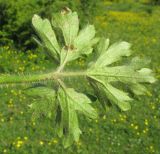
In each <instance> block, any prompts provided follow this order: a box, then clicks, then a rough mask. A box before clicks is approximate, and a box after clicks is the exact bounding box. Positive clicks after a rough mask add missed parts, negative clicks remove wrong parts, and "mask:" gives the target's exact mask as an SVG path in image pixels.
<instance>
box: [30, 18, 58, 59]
mask: <svg viewBox="0 0 160 154" xmlns="http://www.w3.org/2000/svg"><path fill="white" fill-rule="evenodd" d="M32 24H33V27H34V28H35V30H36V32H37V33H38V35H39V37H40V39H41V41H42V42H43V45H44V46H45V47H46V48H47V49H48V51H49V53H50V55H51V56H52V57H53V58H56V59H58V54H59V52H60V47H59V45H58V42H57V39H56V36H55V33H54V31H53V29H52V27H51V24H50V22H49V20H48V19H44V20H43V19H42V18H41V17H39V16H38V15H34V16H33V18H32Z"/></svg>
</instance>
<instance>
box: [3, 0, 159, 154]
mask: <svg viewBox="0 0 160 154" xmlns="http://www.w3.org/2000/svg"><path fill="white" fill-rule="evenodd" d="M47 2H48V3H47ZM12 3H13V4H12ZM41 3H42V4H39V3H38V1H32V2H31V1H27V0H25V1H23V3H22V2H20V1H19V2H18V1H17V2H16V3H15V1H14V0H12V1H7V2H2V1H0V7H1V10H3V11H2V12H3V13H2V14H1V25H0V27H1V31H0V36H1V38H0V42H1V44H2V45H1V47H0V73H24V72H35V71H38V72H39V71H45V70H48V69H50V68H52V63H51V59H50V58H49V57H47V56H46V55H45V54H44V52H43V51H41V50H40V49H39V48H38V47H37V46H36V45H35V44H34V43H33V41H32V40H31V39H30V37H31V35H32V32H33V31H32V29H31V25H30V22H31V21H30V19H31V16H32V15H33V13H39V14H41V15H42V16H44V17H45V16H50V15H51V14H52V13H51V12H52V9H54V8H56V9H54V11H57V10H58V9H60V8H61V7H62V6H64V5H68V6H70V7H71V8H72V9H74V10H76V11H78V12H79V14H80V20H81V21H82V25H81V26H83V25H84V24H87V23H88V22H89V23H92V24H94V25H95V27H96V29H97V35H101V36H105V37H108V38H110V40H111V43H113V42H115V41H120V40H125V41H128V42H130V43H132V49H133V50H134V51H135V52H134V54H133V55H135V56H141V57H148V58H150V59H151V60H152V62H151V65H150V67H151V68H152V69H153V70H154V72H155V74H156V77H157V78H160V18H159V17H160V6H159V5H153V4H155V3H153V1H141V2H138V1H137V2H132V1H116V2H114V1H107V0H105V1H101V0H100V1H98V2H97V1H94V0H93V1H91V0H88V1H85V0H81V1H80V0H79V1H78V0H75V1H55V2H54V3H53V4H52V1H50V2H49V1H45V0H43V1H41ZM51 4H52V5H51ZM34 5H35V6H36V7H34ZM42 5H43V7H42ZM24 6H25V7H27V6H28V8H30V9H29V10H27V11H26V12H25V10H23V9H22V8H23V7H24ZM29 6H30V7H29ZM31 6H32V7H31ZM33 7H34V8H33ZM15 8H16V11H17V12H16V16H15V14H14V12H15ZM46 10H48V11H46ZM25 13H26V15H25ZM2 17H3V18H2ZM4 17H6V18H7V17H8V18H7V19H4ZM2 19H3V22H2ZM13 27H14V28H13ZM86 60H87V59H79V60H77V61H76V62H74V63H72V64H70V65H72V66H74V67H75V68H76V67H78V68H83V67H84V66H85V61H86ZM78 84H79V85H81V86H84V87H83V90H84V89H85V84H81V83H78ZM74 86H76V82H75V85H74ZM148 90H149V92H148V95H147V96H142V97H135V96H133V97H134V98H135V101H134V102H132V109H131V110H130V111H128V112H120V111H118V110H117V109H116V108H114V107H112V108H110V110H109V111H108V112H107V113H103V111H101V109H100V112H99V114H100V117H99V119H97V120H95V121H87V120H86V119H84V118H83V117H82V118H81V119H80V127H81V129H82V131H83V134H82V135H81V139H80V141H79V142H78V143H75V144H74V145H73V146H72V147H70V148H68V149H63V146H62V144H61V140H60V139H59V138H57V136H55V133H54V125H53V122H52V120H50V119H46V118H42V119H40V120H38V121H33V120H32V118H31V117H32V113H31V112H30V111H29V108H28V105H29V104H30V103H31V99H30V98H26V96H25V95H23V92H22V88H21V87H19V88H17V89H16V88H5V89H0V153H8V154H28V153H32V154H51V153H55V154H150V153H151V154H152V153H154V154H160V139H159V138H160V95H159V93H160V82H159V81H158V82H156V83H155V84H154V85H153V86H148ZM95 104H96V103H95Z"/></svg>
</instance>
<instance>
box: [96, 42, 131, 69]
mask: <svg viewBox="0 0 160 154" xmlns="http://www.w3.org/2000/svg"><path fill="white" fill-rule="evenodd" d="M130 47H131V45H130V44H129V43H127V42H119V43H115V44H113V45H111V46H110V47H109V48H108V49H107V50H106V51H105V52H102V54H101V55H100V56H99V57H98V59H97V60H96V62H95V64H94V66H95V67H104V66H107V65H110V64H112V63H114V62H116V61H119V60H121V58H122V57H124V56H130V55H131V50H130Z"/></svg>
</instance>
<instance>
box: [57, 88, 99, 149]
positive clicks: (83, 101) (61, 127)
mask: <svg viewBox="0 0 160 154" xmlns="http://www.w3.org/2000/svg"><path fill="white" fill-rule="evenodd" d="M58 102H59V104H60V108H61V120H60V121H59V123H58V126H57V129H58V131H57V132H58V135H59V136H60V137H61V136H65V138H64V140H63V144H64V147H68V146H70V145H71V144H72V143H73V141H78V140H79V136H80V134H81V130H80V129H79V124H78V117H77V111H79V112H80V113H82V114H84V115H85V116H86V117H88V118H91V119H95V118H97V116H98V115H97V113H96V111H95V109H93V107H92V106H91V105H90V103H91V101H90V99H89V98H88V97H87V96H85V95H84V94H82V93H78V92H76V91H75V90H74V89H72V88H67V89H60V90H59V91H58Z"/></svg>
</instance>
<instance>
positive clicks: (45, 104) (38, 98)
mask: <svg viewBox="0 0 160 154" xmlns="http://www.w3.org/2000/svg"><path fill="white" fill-rule="evenodd" d="M24 92H25V94H26V95H28V96H31V97H33V98H34V99H35V100H34V103H32V104H30V105H29V107H30V108H31V110H32V112H33V118H34V119H37V118H40V117H41V115H44V116H47V117H49V118H51V117H54V118H55V117H56V112H57V107H58V106H57V105H58V104H57V102H56V93H55V90H54V89H51V88H47V87H36V88H28V89H26V90H25V91H24Z"/></svg>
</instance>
